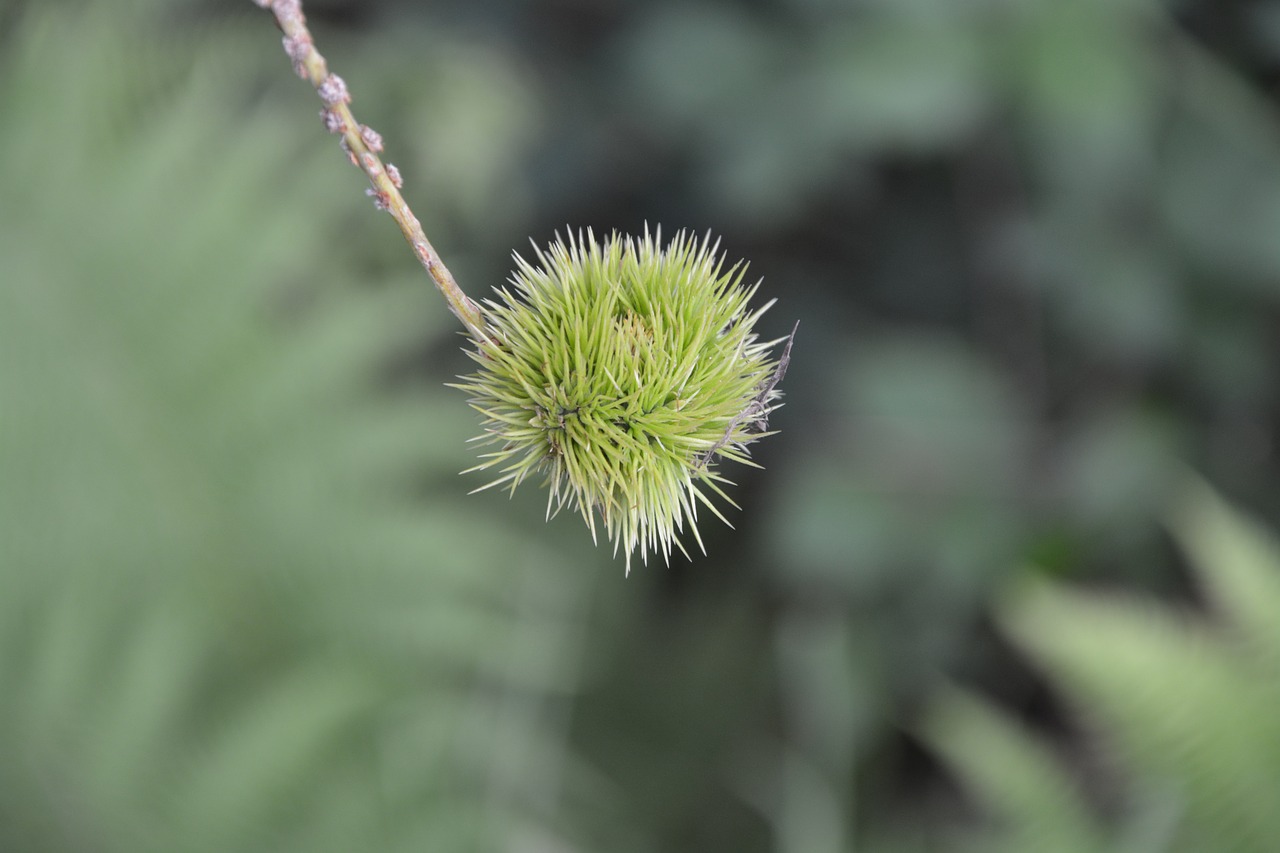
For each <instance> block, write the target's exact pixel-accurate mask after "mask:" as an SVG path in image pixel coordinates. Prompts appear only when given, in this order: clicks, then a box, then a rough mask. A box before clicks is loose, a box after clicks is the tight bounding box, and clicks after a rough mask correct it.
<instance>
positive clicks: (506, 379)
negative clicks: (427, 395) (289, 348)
mask: <svg viewBox="0 0 1280 853" xmlns="http://www.w3.org/2000/svg"><path fill="white" fill-rule="evenodd" d="M534 252H535V258H536V264H535V263H530V262H529V261H526V260H525V259H524V258H522V257H520V256H519V255H516V258H515V260H516V271H515V272H514V273H513V275H512V278H511V285H512V288H511V289H510V290H508V289H506V288H501V289H497V290H496V291H495V292H496V294H497V297H498V298H497V299H496V300H493V301H486V310H485V317H486V321H487V322H486V330H485V331H486V340H483V341H478V342H476V352H475V353H474V354H473V357H474V359H475V361H476V362H477V363H478V364H479V366H480V367H479V369H478V370H477V371H476V372H475V373H474V374H472V375H471V376H468V377H466V378H465V379H464V380H463V382H462V383H460V384H459V385H458V386H457V387H459V388H461V389H463V390H465V391H467V392H468V393H470V394H471V395H472V397H471V401H470V402H471V405H472V407H473V408H475V409H476V411H478V412H479V413H480V414H481V415H482V417H483V419H484V430H485V431H484V433H483V434H482V435H481V436H479V440H480V441H481V442H482V443H484V444H488V445H496V446H497V448H498V449H497V450H495V451H493V452H490V453H488V454H485V455H484V456H482V457H481V458H482V459H483V460H484V461H482V462H481V464H480V465H478V466H476V469H472V470H478V469H489V468H496V469H497V470H498V473H499V474H500V476H499V477H498V478H497V479H495V480H494V481H493V482H492V483H490V484H489V485H497V484H499V483H501V484H508V485H509V487H510V488H511V489H514V488H515V486H516V485H518V484H519V482H520V481H521V480H523V479H524V477H525V475H526V474H529V473H533V472H534V471H541V472H543V473H545V474H546V476H547V484H548V485H549V487H550V490H551V498H549V503H548V508H550V506H551V505H552V504H553V503H554V504H556V505H557V506H559V505H560V504H562V503H564V502H565V501H566V500H569V501H572V503H573V505H574V507H575V508H576V509H577V510H578V512H579V513H581V514H582V516H583V518H584V519H585V520H586V521H587V524H588V526H589V527H590V528H591V531H592V537H593V538H594V537H595V522H596V515H598V516H599V520H600V521H601V522H603V524H604V528H605V531H606V533H607V535H608V537H609V539H610V540H612V541H613V545H614V552H615V554H616V553H617V551H618V550H619V549H621V550H622V552H623V553H624V555H625V557H626V562H627V572H628V573H630V570H631V556H632V555H633V554H634V553H635V552H636V551H637V550H638V551H639V552H640V557H641V559H642V560H645V561H647V559H648V556H649V552H650V551H652V552H654V553H661V554H662V557H663V559H664V560H668V559H669V558H670V556H671V549H672V546H673V545H674V546H675V547H676V548H678V549H679V550H680V551H681V552H683V553H687V552H685V548H684V546H683V545H682V544H681V543H680V542H679V541H678V539H677V534H678V533H679V532H681V531H683V530H685V529H686V524H687V529H688V530H690V531H692V533H693V535H694V538H695V541H697V543H698V545H699V547H701V544H702V540H701V537H700V536H699V535H698V531H697V528H696V522H697V517H696V507H697V505H698V504H699V503H703V504H705V505H706V506H707V507H708V508H709V509H710V510H711V511H712V513H713V514H715V515H716V516H718V517H719V518H721V519H722V520H724V516H723V515H721V513H720V512H719V511H718V510H717V509H716V508H715V507H714V506H712V505H711V503H710V500H709V499H708V498H707V497H706V495H705V494H703V491H702V490H701V489H700V488H699V486H700V485H701V486H704V487H705V488H707V489H709V490H710V491H711V492H713V493H715V494H717V495H718V496H720V497H722V498H724V497H725V495H724V493H723V492H722V491H721V490H720V488H719V486H717V485H716V483H717V481H720V482H724V481H723V478H720V477H718V476H717V475H716V474H715V466H716V465H717V464H718V463H719V462H720V461H721V460H723V459H728V460H732V461H737V462H747V459H746V456H747V455H748V450H747V445H749V444H750V443H751V442H753V441H755V440H756V439H758V438H760V437H762V436H763V435H766V434H772V433H770V432H768V431H767V421H768V416H769V413H770V412H771V411H773V409H774V408H776V406H777V405H778V403H777V400H778V398H779V397H780V396H781V392H780V391H779V390H778V389H777V385H778V382H779V381H780V380H781V379H782V375H783V373H784V372H785V371H786V367H787V361H788V359H789V358H790V351H791V341H792V339H793V337H794V335H795V332H794V331H793V332H792V335H791V336H790V337H787V338H784V339H782V340H780V341H774V342H767V343H761V342H758V341H757V338H756V334H755V331H754V329H753V327H754V325H755V322H756V320H757V319H758V318H759V317H760V315H761V314H762V313H763V312H764V310H765V309H767V308H768V307H769V306H768V305H766V306H765V307H764V308H761V309H757V310H755V311H750V310H748V307H747V302H748V301H749V300H750V298H751V296H752V294H753V293H754V291H755V286H751V287H749V288H744V287H742V285H741V281H742V278H743V275H744V273H745V268H746V265H745V264H743V263H739V264H734V265H731V266H728V268H727V269H726V265H725V263H724V256H723V254H720V253H719V244H718V242H717V243H714V244H713V243H712V242H711V239H710V235H707V236H706V237H704V238H703V239H702V240H701V241H699V240H697V239H696V238H691V237H689V236H687V235H686V234H685V233H684V232H681V233H679V234H677V235H676V237H675V239H673V240H672V241H671V242H670V243H668V244H667V245H666V246H665V247H664V246H662V233H661V229H658V230H657V231H656V232H652V233H650V232H649V231H648V230H647V229H646V231H645V234H644V236H643V237H640V238H638V239H633V238H631V237H622V236H619V235H617V234H614V235H612V236H610V237H609V238H608V239H607V240H605V241H603V242H597V241H596V239H595V237H594V235H593V234H592V233H591V231H590V230H588V231H586V232H585V234H584V233H583V232H581V231H580V232H578V234H577V235H576V237H575V236H574V235H573V234H572V233H570V234H569V236H568V239H567V240H566V239H561V238H559V237H557V239H556V241H555V242H554V243H552V244H551V245H550V246H549V247H547V248H546V249H545V250H544V249H541V248H539V247H537V246H535V247H534ZM770 304H772V303H770ZM783 341H785V347H784V349H783V352H782V354H781V355H780V356H779V357H777V358H774V357H773V356H772V355H771V354H770V351H771V349H772V348H773V346H774V345H775V344H777V343H782V342H783ZM748 464H750V463H748ZM486 488H487V487H486Z"/></svg>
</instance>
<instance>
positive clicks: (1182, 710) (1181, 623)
mask: <svg viewBox="0 0 1280 853" xmlns="http://www.w3.org/2000/svg"><path fill="white" fill-rule="evenodd" d="M1175 533H1176V535H1177V537H1178V538H1179V539H1180V540H1181V542H1182V543H1183V546H1184V548H1185V550H1186V551H1187V553H1188V554H1189V556H1190V557H1191V560H1192V563H1193V566H1194V569H1195V571H1196V576H1197V578H1198V580H1199V582H1200V584H1201V586H1202V587H1203V589H1204V590H1205V592H1206V593H1207V596H1208V598H1209V601H1210V605H1211V608H1212V610H1211V613H1210V614H1209V617H1208V618H1205V617H1203V616H1195V615H1192V614H1189V613H1184V612H1179V611H1175V610H1174V609H1173V608H1171V607H1169V606H1167V605H1166V606H1160V605H1156V604H1152V603H1143V602H1139V601H1134V600H1124V599H1121V598H1119V597H1118V596H1115V595H1112V596H1110V597H1103V596H1098V595H1086V594H1083V593H1079V592H1071V591H1067V590H1065V589H1058V588H1036V589H1033V590H1030V591H1027V592H1025V593H1024V594H1022V595H1020V596H1018V597H1016V599H1015V600H1014V602H1013V603H1012V604H1011V605H1010V606H1009V607H1008V608H1007V609H1006V610H1005V611H1004V615H1003V622H1004V625H1005V628H1006V630H1007V632H1008V633H1009V634H1010V635H1011V636H1012V637H1013V638H1014V640H1015V642H1016V643H1017V644H1018V645H1019V646H1020V647H1022V648H1023V649H1025V650H1027V651H1028V652H1029V653H1030V654H1031V655H1032V657H1033V658H1034V659H1035V660H1037V661H1038V662H1039V663H1040V664H1041V665H1042V666H1043V668H1044V669H1045V671H1046V672H1047V674H1048V675H1049V677H1050V679H1051V681H1052V683H1053V684H1054V685H1056V686H1057V687H1058V688H1059V690H1060V691H1061V692H1062V693H1063V694H1064V695H1065V697H1066V698H1067V699H1068V700H1069V702H1070V703H1071V705H1072V706H1073V707H1074V708H1076V709H1077V710H1078V711H1079V712H1080V714H1081V716H1082V717H1083V718H1084V719H1086V720H1087V721H1089V722H1090V724H1091V725H1092V726H1093V727H1094V728H1096V730H1097V732H1098V733H1099V736H1100V738H1101V742H1102V743H1103V744H1105V745H1106V746H1108V747H1109V748H1111V749H1113V750H1114V753H1115V755H1116V756H1117V759H1118V761H1117V762H1116V765H1117V766H1115V767H1111V768H1107V769H1108V770H1110V771H1112V772H1119V773H1121V774H1122V777H1123V780H1124V783H1125V784H1124V785H1123V787H1125V788H1127V789H1128V794H1127V796H1126V802H1125V803H1123V804H1122V805H1120V806H1119V807H1118V808H1116V809H1114V810H1113V811H1114V812H1115V813H1114V814H1112V815H1110V817H1111V818H1112V822H1113V823H1114V824H1115V825H1114V826H1111V828H1110V831H1109V832H1106V833H1105V835H1099V836H1098V837H1106V838H1108V839H1109V842H1108V845H1107V846H1106V847H1105V848H1104V847H1098V846H1096V844H1097V843H1095V844H1094V845H1093V846H1074V847H1073V846H1072V845H1073V844H1075V845H1079V844H1080V841H1079V839H1080V838H1081V837H1082V835H1081V833H1082V832H1085V833H1086V834H1093V833H1102V832H1103V830H1102V827H1103V826H1104V823H1106V822H1104V821H1103V820H1102V818H1101V816H1099V815H1096V814H1095V815H1094V819H1093V820H1090V819H1088V814H1087V812H1085V813H1084V817H1080V818H1078V819H1076V818H1073V819H1071V820H1067V816H1068V815H1070V814H1073V813H1074V814H1077V815H1079V814H1081V812H1080V809H1081V803H1080V802H1079V801H1078V798H1077V800H1076V804H1075V805H1072V800H1071V798H1070V797H1057V798H1056V799H1057V800H1058V803H1057V806H1056V807H1055V806H1053V805H1052V804H1051V802H1050V800H1049V799H1046V798H1045V797H1030V796H1028V792H1031V791H1035V790H1037V789H1043V788H1044V787H1045V785H1047V784H1050V782H1048V781H1046V780H1053V781H1052V783H1051V784H1052V785H1053V786H1056V787H1059V788H1061V789H1063V790H1066V789H1067V788H1069V787H1070V782H1069V780H1068V776H1069V775H1070V774H1068V773H1067V771H1066V768H1065V765H1064V764H1063V763H1062V762H1059V761H1052V760H1050V761H1042V762H1039V768H1040V770H1039V771H1038V773H1031V774H1029V773H1027V772H1024V771H1025V769H1026V762H1025V761H1022V760H1016V761H1015V760H1010V758H1009V756H1010V755H1022V756H1026V755H1027V754H1030V753H1031V752H1035V751H1039V750H1042V749H1043V747H1041V746H1039V745H1037V744H1036V743H1035V741H1036V739H1035V738H1033V737H1032V736H1031V735H1029V734H1028V733H1027V732H1026V731H1024V730H1020V729H1019V727H1018V726H1016V725H1015V724H1014V723H1013V722H1012V721H1011V720H1008V719H1004V715H1002V714H1000V713H998V712H996V711H994V710H990V709H986V710H982V712H981V713H979V712H978V711H979V710H981V706H980V704H975V703H976V700H973V699H968V698H964V697H957V698H952V699H949V700H947V701H946V702H943V703H941V705H940V708H939V710H938V711H937V714H936V716H935V718H934V721H933V722H932V723H931V724H930V725H929V727H928V728H929V730H930V733H931V739H932V741H933V742H934V743H935V745H937V747H938V748H939V750H940V752H941V753H942V754H943V755H944V756H945V757H946V758H947V759H948V760H949V761H950V762H951V763H952V764H953V765H954V766H955V767H956V768H957V770H958V771H959V773H960V775H961V777H962V778H963V779H966V780H969V782H970V784H971V786H972V787H973V788H974V789H975V791H976V792H977V793H978V794H979V796H980V798H981V799H982V800H983V801H984V802H986V803H988V804H990V805H992V806H993V807H994V808H995V810H996V812H997V813H999V814H1000V815H1001V816H1002V817H1003V818H1004V819H1005V822H1006V824H1007V831H1008V832H1009V833H1011V834H1012V836H1013V837H1015V838H1020V837H1025V835H1024V834H1025V833H1026V832H1028V831H1029V830H1030V828H1032V827H1042V828H1044V827H1049V828H1051V829H1052V830H1053V831H1052V832H1050V833H1048V835H1047V837H1046V838H1045V839H1044V843H1042V844H1037V846H1036V848H1035V849H1115V850H1133V851H1139V850H1175V851H1184V850H1185V851H1194V850H1220V851H1241V853H1246V851H1258V853H1262V851H1269V850H1275V849H1276V848H1277V845H1280V812H1277V810H1276V808H1275V805H1276V791H1278V790H1280V716H1277V714H1276V708H1277V707H1280V633H1277V631H1276V627H1275V626H1276V624H1277V619H1280V547H1278V546H1277V544H1276V542H1275V540H1274V539H1273V538H1271V537H1270V536H1269V535H1267V534H1266V533H1264V532H1263V531H1261V530H1259V529H1257V528H1256V527H1254V526H1253V525H1251V524H1249V523H1248V522H1246V521H1244V520H1243V519H1241V518H1240V517H1239V516H1238V515H1236V514H1235V513H1233V512H1232V511H1231V510H1229V509H1228V508H1227V507H1226V506H1225V505H1223V504H1222V502H1221V501H1220V500H1219V499H1218V498H1216V497H1215V496H1213V495H1212V494H1210V493H1209V492H1208V491H1206V490H1203V489H1202V488H1199V487H1196V488H1192V489H1190V490H1188V493H1187V497H1186V499H1185V500H1184V501H1183V502H1182V505H1181V507H1180V509H1179V511H1178V513H1177V514H1176V517H1175ZM980 742H987V743H994V744H996V745H997V747H998V748H992V749H986V748H984V749H978V748H976V747H975V744H978V743H980ZM1018 780H1022V781H1021V782H1019V781H1018ZM1030 780H1036V781H1035V784H1030ZM1046 815H1049V816H1050V817H1051V818H1052V819H1051V820H1048V821H1046ZM1082 827H1085V828H1087V829H1084V830H1082V829H1081V828H1082ZM1088 827H1092V828H1088ZM1064 844H1065V845H1066V846H1063V845H1064ZM1002 849H1003V848H1002ZM1010 849H1016V847H1014V848H1010ZM1024 849H1025V848H1024Z"/></svg>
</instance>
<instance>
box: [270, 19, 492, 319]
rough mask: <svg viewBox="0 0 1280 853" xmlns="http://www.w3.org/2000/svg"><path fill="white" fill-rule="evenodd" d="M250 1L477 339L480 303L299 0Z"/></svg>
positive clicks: (378, 202) (384, 206) (373, 190)
mask: <svg viewBox="0 0 1280 853" xmlns="http://www.w3.org/2000/svg"><path fill="white" fill-rule="evenodd" d="M254 2H255V3H257V5H259V6H262V7H263V8H266V9H270V10H271V12H272V14H274V15H275V19H276V23H277V24H279V26H280V30H281V31H282V32H283V33H284V49H285V53H287V54H288V55H289V58H290V59H291V60H292V61H293V69H294V71H296V72H297V74H298V76H299V77H302V78H303V79H304V80H309V81H310V82H311V85H313V86H315V88H316V93H317V94H318V95H319V96H320V100H321V101H323V102H324V109H323V110H322V111H321V113H320V115H321V117H322V118H323V119H324V123H325V127H326V128H327V129H328V130H329V132H330V133H335V134H339V135H341V137H342V147H343V149H344V150H345V151H346V152H347V156H348V157H349V158H350V160H351V162H352V164H354V165H356V166H358V167H359V168H360V170H361V171H363V172H364V173H365V175H367V176H368V178H369V183H370V184H371V188H370V189H369V190H367V191H366V192H368V193H369V195H371V196H372V197H373V200H374V204H375V205H377V207H378V208H379V209H382V210H386V211H387V212H388V213H390V214H391V217H392V218H393V219H395V221H396V224H397V225H399V226H400V232H401V233H402V234H404V238H405V239H406V240H408V241H409V245H410V247H412V249H413V253H414V254H415V255H417V257H418V260H419V261H420V262H421V263H422V266H423V267H424V268H425V269H426V271H427V274H428V275H430V276H431V280H432V281H433V282H435V285H436V288H437V289H438V290H439V291H440V293H441V294H442V295H443V296H444V298H445V301H446V302H448V303H449V310H451V311H452V312H453V313H454V316H456V317H457V318H458V319H459V320H461V321H462V325H463V326H465V327H466V329H467V332H468V333H470V335H471V337H472V338H473V339H475V340H476V341H483V340H485V339H486V338H487V337H488V336H487V335H486V334H485V328H484V327H485V323H484V314H483V313H482V312H481V310H480V306H479V305H477V304H476V303H475V302H474V301H472V300H471V299H470V298H469V297H468V296H467V295H466V294H465V293H463V292H462V288H460V287H458V283H457V282H456V281H454V278H453V274H452V273H450V272H449V269H448V267H446V266H445V265H444V262H443V261H441V260H440V256H439V255H438V254H437V253H436V250H435V248H434V247H433V246H432V245H431V241H429V240H428V239H427V235H426V234H424V233H423V231H422V224H421V223H420V222H418V218H417V217H416V216H414V215H413V211H412V210H410V209H409V205H408V203H407V202H405V200H404V196H402V195H401V194H400V173H399V171H398V170H397V169H396V167H395V166H392V165H387V166H384V165H383V163H382V161H381V160H380V159H379V158H378V152H379V151H381V150H382V138H381V137H380V136H379V135H378V134H377V132H376V131H374V130H373V129H372V128H370V127H368V126H366V125H362V124H360V123H359V122H357V121H356V120H355V116H353V115H352V114H351V106H350V104H351V95H350V94H349V93H348V92H347V85H346V83H344V82H343V80H342V78H341V77H339V76H338V75H336V74H331V73H330V72H329V67H328V65H327V63H326V62H325V59H324V57H323V56H321V55H320V52H319V51H318V50H316V48H315V44H314V42H313V41H312V38H311V31H310V30H308V29H307V21H306V17H305V16H304V15H303V14H302V3H301V0H254Z"/></svg>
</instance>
